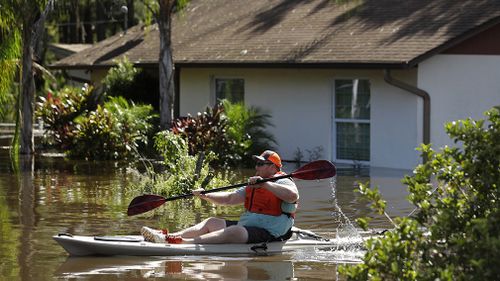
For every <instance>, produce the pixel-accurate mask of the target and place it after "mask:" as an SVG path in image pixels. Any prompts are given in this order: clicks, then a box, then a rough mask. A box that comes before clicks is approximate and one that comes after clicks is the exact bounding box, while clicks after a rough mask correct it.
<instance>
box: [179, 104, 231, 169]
mask: <svg viewBox="0 0 500 281" xmlns="http://www.w3.org/2000/svg"><path fill="white" fill-rule="evenodd" d="M223 111H224V108H223V107H222V106H215V107H214V108H210V107H207V109H206V111H205V112H203V113H198V116H196V117H191V116H188V117H185V118H181V119H177V120H174V121H173V122H172V127H171V130H172V133H174V134H176V135H180V136H182V137H183V138H184V139H185V140H186V142H187V145H188V152H189V154H190V155H196V154H197V153H199V152H204V153H206V154H208V153H209V152H210V151H215V152H217V154H218V155H219V156H220V157H219V158H217V159H214V160H215V161H214V164H215V165H217V166H227V165H230V164H232V163H236V162H237V161H238V160H240V156H239V155H238V154H236V153H235V152H234V146H235V141H234V140H232V139H230V138H229V136H228V134H227V127H228V120H227V118H226V116H225V115H224V114H223Z"/></svg>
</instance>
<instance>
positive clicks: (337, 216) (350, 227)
mask: <svg viewBox="0 0 500 281" xmlns="http://www.w3.org/2000/svg"><path fill="white" fill-rule="evenodd" d="M330 188H331V190H332V201H333V207H334V208H335V210H334V211H333V212H332V218H333V219H334V220H335V222H337V224H338V226H337V238H352V239H353V240H357V241H359V240H360V239H361V234H360V233H359V232H358V230H357V229H356V227H355V226H354V224H353V223H352V222H351V220H350V219H349V218H348V217H347V216H346V215H345V214H344V212H342V209H341V208H340V206H339V204H338V201H337V194H336V191H337V177H333V178H332V179H331V181H330Z"/></svg>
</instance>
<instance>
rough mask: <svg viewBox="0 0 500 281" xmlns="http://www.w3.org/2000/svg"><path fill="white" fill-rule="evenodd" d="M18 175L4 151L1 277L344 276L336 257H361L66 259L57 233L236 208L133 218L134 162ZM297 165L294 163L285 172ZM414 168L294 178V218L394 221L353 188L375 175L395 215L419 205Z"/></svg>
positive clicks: (0, 156) (41, 161)
mask: <svg viewBox="0 0 500 281" xmlns="http://www.w3.org/2000/svg"><path fill="white" fill-rule="evenodd" d="M23 166H24V169H25V171H22V172H19V173H14V172H12V170H11V168H10V161H9V158H8V155H7V151H6V150H0V235H1V236H0V237H1V238H0V261H1V262H0V280H151V279H154V280H342V277H339V275H338V273H337V265H338V264H345V263H352V262H356V261H359V257H360V255H361V254H362V252H360V251H359V250H357V251H355V250H353V252H349V251H343V252H335V251H318V250H312V251H309V250H307V251H301V252H297V253H294V254H286V255H275V256H267V257H238V258H235V257H211V256H199V257H80V258H77V257H69V256H68V254H67V253H66V252H65V251H64V250H63V248H61V247H60V246H59V245H58V244H57V243H56V242H54V241H53V240H52V236H53V235H56V234H58V233H61V232H68V233H73V234H80V235H104V234H106V235H114V234H138V232H139V229H140V228H141V226H143V225H148V226H151V227H160V226H162V227H165V226H166V227H168V228H169V229H171V230H176V229H178V228H180V227H183V226H185V225H186V224H190V223H194V222H199V221H201V220H203V219H205V218H207V217H209V216H212V215H214V214H219V215H221V216H223V217H227V218H231V219H234V218H237V216H238V212H240V210H241V209H239V208H224V209H222V210H214V208H213V207H212V206H209V205H203V206H202V207H201V208H198V209H194V210H195V211H192V210H193V209H191V211H186V209H188V210H189V209H190V208H191V206H192V203H193V201H192V200H183V201H182V202H177V203H175V204H174V203H172V204H170V203H167V204H165V205H168V206H163V207H161V208H166V209H165V210H167V211H165V212H163V214H164V217H161V218H160V217H158V215H156V216H152V215H149V216H134V217H128V216H127V215H126V209H127V206H128V203H129V202H130V200H131V197H130V195H129V194H128V193H127V192H125V190H126V189H127V188H129V187H130V185H131V184H132V183H133V182H134V180H135V177H134V176H133V175H132V174H131V173H130V168H131V166H130V165H128V164H126V163H116V162H86V161H71V160H66V159H64V158H61V157H55V156H44V157H37V158H36V159H34V161H32V162H25V163H24V164H23ZM296 168H297V167H296V166H295V164H289V165H288V166H286V167H285V171H287V172H291V171H293V170H295V169H296ZM410 172H411V171H403V170H388V169H375V168H371V169H364V170H352V169H348V168H344V169H340V168H339V175H338V176H337V178H336V190H335V192H334V191H333V190H332V184H331V181H329V180H321V181H307V182H306V181H297V182H296V183H297V185H298V187H299V191H300V194H301V199H300V206H299V211H298V213H297V219H296V226H298V227H300V228H303V229H308V230H312V231H314V232H316V233H318V234H320V235H322V236H325V237H328V238H333V237H335V235H336V232H337V231H338V230H341V231H342V230H345V229H351V230H352V226H351V225H349V222H354V220H355V219H356V218H358V217H360V216H370V217H373V218H374V219H373V220H372V222H371V227H373V228H374V229H386V228H391V223H390V222H389V221H388V219H387V218H385V217H382V216H377V215H375V214H374V213H373V212H372V211H371V210H370V209H369V208H368V202H366V201H365V200H363V199H362V198H360V195H359V194H358V193H356V192H354V190H355V188H356V186H357V183H358V182H362V183H365V182H367V181H371V182H372V183H373V184H375V185H377V186H379V188H380V190H381V192H382V194H383V195H384V198H385V199H386V200H387V201H388V204H387V205H388V213H389V215H390V216H392V217H394V216H405V215H407V214H408V213H410V212H411V211H412V209H413V208H412V206H411V205H410V204H409V203H408V202H407V201H406V199H405V198H406V196H407V192H406V188H405V187H404V186H403V185H402V184H401V183H400V180H401V178H402V177H403V176H404V175H405V174H408V173H410ZM246 173H248V171H247V172H246ZM243 174H245V172H243Z"/></svg>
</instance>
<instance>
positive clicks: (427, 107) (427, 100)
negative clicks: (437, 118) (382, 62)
mask: <svg viewBox="0 0 500 281" xmlns="http://www.w3.org/2000/svg"><path fill="white" fill-rule="evenodd" d="M384 80H385V82H387V83H388V84H390V85H392V86H394V87H397V88H400V89H403V90H405V91H407V92H410V93H412V94H415V95H417V96H419V97H421V98H422V99H423V101H424V116H423V122H424V123H423V143H424V144H430V142H431V97H430V95H429V93H427V92H426V91H424V90H422V89H420V88H418V87H415V86H413V85H410V84H408V83H405V82H403V81H401V80H397V79H395V78H393V77H392V76H391V70H390V69H388V68H386V69H384ZM423 160H424V163H425V162H427V159H425V158H424V159H423Z"/></svg>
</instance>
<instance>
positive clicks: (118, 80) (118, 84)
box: [102, 57, 159, 110]
mask: <svg viewBox="0 0 500 281" xmlns="http://www.w3.org/2000/svg"><path fill="white" fill-rule="evenodd" d="M115 63H116V66H114V67H112V68H111V69H110V70H109V72H108V74H107V75H106V77H104V79H103V80H102V83H103V85H104V92H105V95H106V96H108V97H118V96H121V97H124V98H125V99H126V100H128V101H132V102H134V103H142V104H151V105H152V106H153V107H154V108H155V109H156V110H157V109H158V100H159V83H158V79H157V78H154V77H153V76H152V75H151V74H150V73H149V72H148V71H146V70H142V69H137V68H135V67H134V65H133V64H132V63H131V62H130V61H129V60H128V59H127V57H124V58H123V60H120V61H115Z"/></svg>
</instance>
